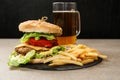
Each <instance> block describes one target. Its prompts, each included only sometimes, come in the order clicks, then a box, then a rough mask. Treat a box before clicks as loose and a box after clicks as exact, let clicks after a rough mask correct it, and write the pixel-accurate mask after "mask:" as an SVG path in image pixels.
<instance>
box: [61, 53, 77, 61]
mask: <svg viewBox="0 0 120 80" xmlns="http://www.w3.org/2000/svg"><path fill="white" fill-rule="evenodd" d="M60 54H61V55H64V56H68V57H71V59H73V60H77V58H76V57H75V56H73V55H71V54H70V53H67V52H61V53H60Z"/></svg>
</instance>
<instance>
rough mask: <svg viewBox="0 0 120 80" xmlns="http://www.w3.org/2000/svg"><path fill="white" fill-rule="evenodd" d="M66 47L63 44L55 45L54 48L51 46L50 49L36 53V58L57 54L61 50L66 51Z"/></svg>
mask: <svg viewBox="0 0 120 80" xmlns="http://www.w3.org/2000/svg"><path fill="white" fill-rule="evenodd" d="M64 50H65V48H64V47H63V46H55V47H53V48H51V49H50V50H49V51H45V52H40V53H37V54H36V55H35V58H39V59H41V58H45V57H47V56H55V55H57V54H59V51H64Z"/></svg>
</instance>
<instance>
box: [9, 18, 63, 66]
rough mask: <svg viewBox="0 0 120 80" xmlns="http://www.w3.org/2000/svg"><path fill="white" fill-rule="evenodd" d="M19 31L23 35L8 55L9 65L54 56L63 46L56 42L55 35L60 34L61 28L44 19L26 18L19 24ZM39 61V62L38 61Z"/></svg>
mask: <svg viewBox="0 0 120 80" xmlns="http://www.w3.org/2000/svg"><path fill="white" fill-rule="evenodd" d="M18 28H19V31H21V32H23V33H24V35H23V36H22V37H21V38H20V42H21V43H20V44H19V45H17V46H16V47H15V49H14V51H13V52H12V53H11V54H10V55H9V61H8V65H9V66H19V65H21V64H27V63H31V62H32V61H33V63H37V62H35V60H38V59H42V58H45V57H48V56H54V55H56V54H58V52H59V51H61V50H64V47H62V46H59V45H58V43H57V39H56V37H57V36H60V35H61V34H62V29H61V28H60V27H59V26H57V25H55V24H52V23H49V22H46V21H45V20H28V21H24V22H22V23H20V24H19V26H18ZM38 63H39V62H38Z"/></svg>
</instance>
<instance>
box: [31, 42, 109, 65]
mask: <svg viewBox="0 0 120 80" xmlns="http://www.w3.org/2000/svg"><path fill="white" fill-rule="evenodd" d="M65 47H66V50H65V51H60V52H59V54H58V55H55V56H52V57H48V58H46V59H38V60H32V62H33V63H35V62H36V61H37V62H39V63H50V64H49V66H59V65H66V64H74V65H79V66H83V65H84V64H88V63H91V62H94V61H95V60H98V58H99V57H100V58H102V59H107V56H106V55H103V54H100V52H99V51H97V50H96V49H93V48H90V47H88V46H86V45H83V44H79V45H67V46H65Z"/></svg>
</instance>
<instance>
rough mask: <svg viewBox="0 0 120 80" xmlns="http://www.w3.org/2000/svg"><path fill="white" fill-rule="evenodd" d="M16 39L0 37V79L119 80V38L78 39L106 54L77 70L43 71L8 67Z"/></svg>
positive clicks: (80, 42) (79, 41) (81, 42)
mask: <svg viewBox="0 0 120 80" xmlns="http://www.w3.org/2000/svg"><path fill="white" fill-rule="evenodd" d="M19 43H20V42H19V40H18V39H0V80H120V69H119V68H120V63H119V61H120V39H78V40H77V44H85V45H87V46H89V47H92V48H95V49H97V50H98V51H100V52H101V53H102V54H105V55H107V56H108V59H107V60H103V61H102V62H101V63H100V64H98V65H95V66H92V67H89V68H84V69H78V70H69V71H44V70H34V69H28V68H10V67H9V66H8V65H7V61H8V55H9V54H10V53H11V52H12V51H13V50H14V46H16V45H17V44H19Z"/></svg>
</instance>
